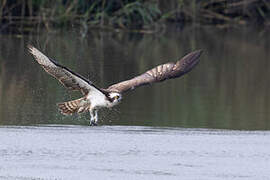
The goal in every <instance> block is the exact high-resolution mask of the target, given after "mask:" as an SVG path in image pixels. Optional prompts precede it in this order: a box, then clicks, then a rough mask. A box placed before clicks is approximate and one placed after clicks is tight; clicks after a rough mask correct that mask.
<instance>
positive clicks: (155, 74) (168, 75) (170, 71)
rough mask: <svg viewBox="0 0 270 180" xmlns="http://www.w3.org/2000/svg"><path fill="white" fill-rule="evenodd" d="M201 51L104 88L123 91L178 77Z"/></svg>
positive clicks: (188, 68) (188, 69)
mask: <svg viewBox="0 0 270 180" xmlns="http://www.w3.org/2000/svg"><path fill="white" fill-rule="evenodd" d="M201 53H202V50H198V51H194V52H191V53H189V54H188V55H186V56H185V57H183V58H182V59H180V60H179V61H176V62H175V63H173V62H169V63H166V64H162V65H159V66H157V67H155V68H153V69H151V70H149V71H147V72H145V73H143V74H141V75H139V76H137V77H135V78H133V79H130V80H126V81H123V82H120V83H117V84H114V85H112V86H110V87H108V88H107V89H106V90H107V91H114V92H119V93H123V92H126V91H129V90H132V89H134V88H136V87H139V86H142V85H147V84H150V83H155V82H161V81H164V80H166V79H172V78H177V77H180V76H182V75H184V74H185V73H187V72H189V71H190V70H191V69H192V68H194V67H195V65H196V64H197V63H198V62H199V57H200V55H201Z"/></svg>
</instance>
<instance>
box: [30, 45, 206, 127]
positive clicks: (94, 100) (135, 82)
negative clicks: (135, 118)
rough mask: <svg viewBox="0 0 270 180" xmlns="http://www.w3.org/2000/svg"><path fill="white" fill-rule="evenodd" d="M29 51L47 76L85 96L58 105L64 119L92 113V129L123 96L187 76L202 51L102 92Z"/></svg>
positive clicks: (69, 71)
mask: <svg viewBox="0 0 270 180" xmlns="http://www.w3.org/2000/svg"><path fill="white" fill-rule="evenodd" d="M28 49H29V52H30V53H31V54H32V55H33V56H34V58H35V60H36V61H37V62H38V63H39V64H40V65H41V66H42V68H43V69H44V70H45V71H46V72H47V73H49V74H50V75H52V76H54V77H55V78H56V79H58V80H59V81H60V82H61V83H62V84H63V85H64V86H65V87H66V88H67V89H69V90H78V91H81V93H82V94H83V97H81V98H79V99H76V100H72V101H68V102H62V103H58V104H57V105H58V108H59V109H60V112H61V113H62V114H64V115H71V114H74V113H82V112H87V111H89V112H90V117H91V118H90V125H97V123H98V109H100V108H102V107H106V108H111V107H113V106H115V105H117V104H118V103H119V102H120V101H121V99H122V95H123V93H125V92H127V91H130V90H133V89H134V88H136V87H140V86H143V85H148V84H152V83H155V82H161V81H164V80H166V79H172V78H177V77H180V76H182V75H184V74H186V73H187V72H189V71H190V70H191V69H193V68H194V67H195V65H196V64H198V62H199V57H200V55H201V53H202V50H197V51H194V52H191V53H189V54H187V55H186V56H184V57H183V58H181V59H180V60H178V61H176V62H168V63H166V64H162V65H159V66H156V67H155V68H153V69H150V70H148V71H146V72H145V73H143V74H141V75H139V76H136V77H134V78H132V79H130V80H126V81H122V82H119V83H116V84H113V85H111V86H109V87H108V88H99V87H97V86H96V85H94V84H93V83H92V82H91V81H89V80H88V79H86V78H84V77H82V76H81V75H79V74H77V73H75V72H73V71H71V70H70V69H68V68H67V67H65V66H62V65H60V64H58V63H57V62H55V61H53V60H52V59H50V58H48V57H47V56H46V55H44V54H43V53H42V52H40V51H39V50H38V49H36V48H35V47H33V46H31V45H28Z"/></svg>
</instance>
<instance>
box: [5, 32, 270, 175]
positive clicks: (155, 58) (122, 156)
mask: <svg viewBox="0 0 270 180" xmlns="http://www.w3.org/2000/svg"><path fill="white" fill-rule="evenodd" d="M269 34H270V33H269V32H268V31H266V30H265V31H264V30H260V31H259V30H254V29H230V30H229V31H228V30H222V29H215V28H209V27H200V28H199V27H187V28H184V29H178V28H171V29H168V30H167V31H166V32H162V33H158V34H134V33H121V32H101V31H91V32H89V34H87V36H86V37H85V38H81V35H80V33H79V32H78V31H77V30H67V31H63V32H54V33H46V32H39V33H37V34H29V35H24V36H22V35H0V179H8V180H13V179H22V180H25V179H26V180H28V179H42V180H43V179H46V180H48V179H57V180H58V179H155V180H156V179H179V178H181V179H207V180H209V179H210V180H211V179H252V180H253V179H260V180H261V179H262V180H264V179H270V173H269V172H270V168H269V167H270V161H269V158H270V153H269V149H270V137H269V136H270V134H269V129H270V121H269V119H270V118H269V117H270V110H269V109H270V107H269V106H270V95H269V92H270V91H269V90H270V85H269V84H270V83H269V82H270V63H269V52H270V51H269V45H270V44H269V42H270V38H269ZM27 44H32V45H34V46H36V47H37V48H39V49H40V50H42V51H43V52H44V53H45V54H47V55H48V56H49V57H51V58H53V59H55V60H57V61H58V62H59V63H61V64H63V65H65V66H67V67H69V68H71V69H72V70H74V71H76V72H78V73H80V74H81V75H83V76H85V77H87V78H89V79H91V81H93V82H95V84H96V85H97V86H99V87H108V86H109V85H111V84H113V83H115V82H118V81H122V80H125V79H128V78H132V77H134V76H136V75H138V74H140V73H143V72H145V71H146V70H148V69H150V68H152V67H154V66H155V65H158V64H161V63H165V62H167V61H174V60H177V59H178V58H180V57H182V56H184V55H185V54H187V53H189V52H190V51H192V50H196V49H203V50H204V53H203V55H202V56H201V62H200V63H199V65H198V66H197V67H196V68H195V69H194V70H193V71H191V72H190V73H189V74H187V75H185V76H184V77H182V78H179V79H175V80H169V81H166V82H163V83H159V84H155V85H152V86H148V87H141V88H138V89H136V90H134V91H133V92H130V93H128V94H125V95H124V99H123V101H122V103H121V104H120V105H119V106H117V107H116V108H114V109H113V110H111V111H109V110H102V111H101V112H100V116H99V117H100V118H101V122H100V124H101V125H102V126H100V127H89V126H88V124H89V115H88V114H84V115H79V116H78V115H75V116H71V117H68V116H63V115H61V114H60V113H59V112H58V111H57V109H56V105H55V104H56V103H57V102H62V101H67V100H70V99H75V98H77V97H80V94H79V93H69V92H67V91H66V89H65V88H64V87H62V86H61V85H60V84H59V83H58V81H56V80H55V79H54V78H52V77H50V76H49V75H48V74H47V73H45V72H44V71H43V70H42V69H41V68H40V66H39V65H38V64H37V63H36V62H35V61H34V60H33V58H32V57H31V56H30V54H29V53H28V52H27V50H26V46H27ZM218 129H220V130H218ZM221 129H223V130H221ZM224 129H226V130H224Z"/></svg>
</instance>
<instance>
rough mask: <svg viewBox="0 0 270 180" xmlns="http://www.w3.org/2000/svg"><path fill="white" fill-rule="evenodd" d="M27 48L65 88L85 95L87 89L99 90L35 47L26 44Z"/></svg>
mask: <svg viewBox="0 0 270 180" xmlns="http://www.w3.org/2000/svg"><path fill="white" fill-rule="evenodd" d="M28 49H29V52H30V53H31V54H32V55H33V56H34V58H35V60H36V61H37V62H38V63H39V64H40V65H41V66H42V68H43V69H44V70H45V71H46V72H47V73H49V74H50V75H52V76H53V77H55V78H56V79H58V80H59V81H60V82H61V83H62V84H63V85H64V86H65V87H66V88H67V89H69V90H79V91H81V92H82V93H83V94H84V95H86V94H87V93H88V92H89V91H99V92H101V90H100V89H99V88H97V87H96V86H94V84H93V83H91V82H90V81H88V80H87V79H85V78H83V77H82V76H80V75H79V74H77V73H75V72H72V71H71V70H69V69H68V68H66V67H64V66H62V65H60V64H58V63H56V62H54V61H52V60H51V59H49V58H48V57H47V56H45V55H44V54H43V53H42V52H40V51H39V50H38V49H36V48H35V47H33V46H31V45H28Z"/></svg>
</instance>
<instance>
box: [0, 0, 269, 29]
mask: <svg viewBox="0 0 270 180" xmlns="http://www.w3.org/2000/svg"><path fill="white" fill-rule="evenodd" d="M269 17H270V1H269V0H168V1H161V0H148V1H145V0H110V1H106V0H73V1H68V0H57V1H55V0H12V1H8V0H1V1H0V21H1V22H0V23H1V28H0V31H1V30H3V29H4V28H6V27H20V28H22V27H23V28H24V29H25V28H28V27H29V28H32V27H36V26H39V25H42V26H45V27H46V28H47V29H48V30H49V29H50V28H51V27H53V26H59V27H63V26H66V25H70V24H76V25H82V26H83V27H85V28H86V27H87V28H88V27H89V26H99V27H110V28H122V29H137V30H138V29H150V28H153V27H157V26H156V25H162V24H164V23H165V22H168V21H170V22H180V23H184V22H196V23H203V24H237V25H246V24H250V23H255V24H260V25H269V24H270V21H269Z"/></svg>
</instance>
